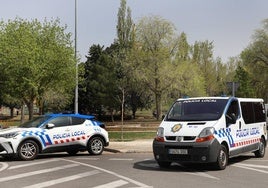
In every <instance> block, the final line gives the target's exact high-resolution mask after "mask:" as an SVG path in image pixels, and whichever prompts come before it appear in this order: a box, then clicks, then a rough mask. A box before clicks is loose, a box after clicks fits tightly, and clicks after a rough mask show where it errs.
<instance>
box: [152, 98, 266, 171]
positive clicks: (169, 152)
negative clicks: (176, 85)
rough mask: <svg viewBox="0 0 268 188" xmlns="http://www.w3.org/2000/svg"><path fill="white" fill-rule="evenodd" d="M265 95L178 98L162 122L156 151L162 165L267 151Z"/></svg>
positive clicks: (218, 162) (218, 161)
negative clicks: (256, 96) (258, 96)
mask: <svg viewBox="0 0 268 188" xmlns="http://www.w3.org/2000/svg"><path fill="white" fill-rule="evenodd" d="M266 126H267V125H266V115H265V107H264V104H263V100H262V99H252V98H235V97H202V98H187V99H178V100H177V101H176V102H175V103H174V104H173V105H172V106H171V108H170V110H169V112H168V113H167V115H166V116H165V118H164V119H163V121H162V123H161V124H160V126H159V128H158V131H157V136H156V138H155V139H154V141H153V153H154V157H155V160H156V161H157V162H158V164H159V166H160V167H169V166H170V165H171V163H172V162H178V163H213V164H214V165H215V167H216V168H217V169H225V168H226V166H227V164H228V159H229V158H230V157H234V156H237V155H240V154H242V153H246V152H253V153H254V154H255V156H256V157H263V156H264V155H265V148H266V142H267V129H266Z"/></svg>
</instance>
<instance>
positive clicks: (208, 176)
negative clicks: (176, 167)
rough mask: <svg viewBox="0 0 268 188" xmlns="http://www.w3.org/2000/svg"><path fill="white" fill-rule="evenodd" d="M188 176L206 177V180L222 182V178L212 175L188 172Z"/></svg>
mask: <svg viewBox="0 0 268 188" xmlns="http://www.w3.org/2000/svg"><path fill="white" fill-rule="evenodd" d="M186 174H190V175H195V176H201V177H205V178H211V179H215V180H220V178H217V177H215V176H211V175H209V174H207V173H204V172H186Z"/></svg>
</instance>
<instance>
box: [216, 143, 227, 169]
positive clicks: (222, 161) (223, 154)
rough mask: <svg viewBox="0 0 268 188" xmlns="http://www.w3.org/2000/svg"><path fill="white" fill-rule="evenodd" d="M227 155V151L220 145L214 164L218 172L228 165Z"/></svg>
mask: <svg viewBox="0 0 268 188" xmlns="http://www.w3.org/2000/svg"><path fill="white" fill-rule="evenodd" d="M228 158H229V156H228V153H227V149H226V147H225V146H224V145H221V147H220V151H219V153H218V157H217V161H216V163H215V167H216V168H217V169H218V170H224V169H225V168H226V166H227V164H228Z"/></svg>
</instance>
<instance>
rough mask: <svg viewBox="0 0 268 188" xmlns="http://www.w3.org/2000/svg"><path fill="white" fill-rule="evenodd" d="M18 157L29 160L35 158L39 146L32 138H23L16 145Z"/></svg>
mask: <svg viewBox="0 0 268 188" xmlns="http://www.w3.org/2000/svg"><path fill="white" fill-rule="evenodd" d="M17 151H18V157H19V159H21V160H23V161H29V160H33V159H35V158H36V156H37V155H38V153H39V147H38V145H37V143H36V142H35V141H33V140H25V141H23V142H22V143H21V144H20V145H19V147H18V150H17Z"/></svg>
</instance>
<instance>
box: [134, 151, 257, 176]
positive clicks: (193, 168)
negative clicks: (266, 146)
mask: <svg viewBox="0 0 268 188" xmlns="http://www.w3.org/2000/svg"><path fill="white" fill-rule="evenodd" d="M251 158H254V156H249V155H244V156H239V157H235V158H231V159H229V165H232V164H235V163H240V162H242V161H245V160H249V159H251ZM133 168H135V169H139V170H148V171H168V172H206V171H216V170H217V169H215V167H214V165H213V164H210V163H208V164H198V163H197V164H195V163H181V164H179V163H172V164H171V166H170V167H169V168H161V167H159V165H158V164H157V162H156V161H155V160H145V161H139V162H136V163H134V165H133ZM227 168H228V166H227Z"/></svg>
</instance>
